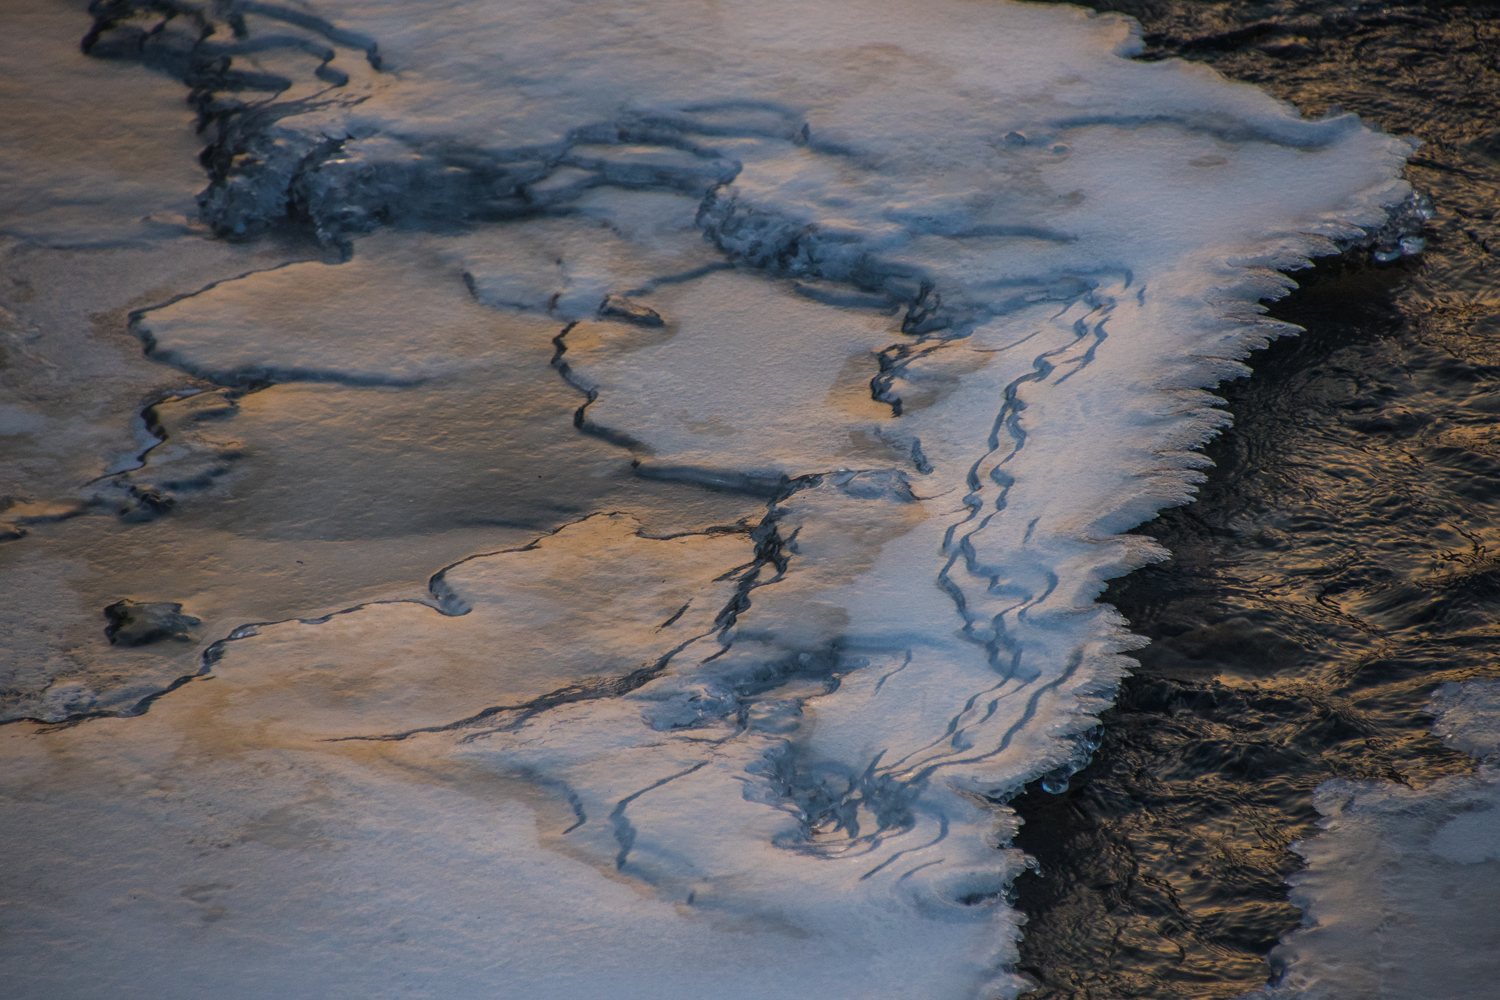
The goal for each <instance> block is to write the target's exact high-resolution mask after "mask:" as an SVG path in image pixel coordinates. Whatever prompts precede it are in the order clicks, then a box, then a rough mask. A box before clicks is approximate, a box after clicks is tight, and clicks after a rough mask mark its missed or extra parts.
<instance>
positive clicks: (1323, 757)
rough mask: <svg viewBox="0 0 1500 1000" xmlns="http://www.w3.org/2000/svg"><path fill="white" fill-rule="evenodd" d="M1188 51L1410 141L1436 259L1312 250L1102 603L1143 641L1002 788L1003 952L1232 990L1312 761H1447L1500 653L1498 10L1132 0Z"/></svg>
mask: <svg viewBox="0 0 1500 1000" xmlns="http://www.w3.org/2000/svg"><path fill="white" fill-rule="evenodd" d="M1106 6H1108V7H1109V8H1110V9H1117V10H1121V11H1124V12H1126V13H1129V14H1131V15H1133V16H1135V17H1138V18H1139V19H1140V20H1141V21H1142V24H1143V27H1144V34H1145V39H1146V42H1147V47H1148V53H1147V56H1146V57H1147V58H1163V57H1171V56H1174V55H1181V56H1183V57H1186V58H1192V59H1195V60H1201V61H1207V62H1209V63H1211V64H1213V65H1214V66H1215V67H1216V68H1218V69H1219V70H1220V71H1221V72H1223V73H1224V74H1226V75H1228V76H1231V77H1234V78H1238V79H1243V80H1248V81H1253V82H1255V83H1257V84H1260V85H1261V86H1264V87H1266V88H1267V89H1269V90H1270V91H1272V92H1273V93H1275V94H1276V95H1277V96H1278V97H1281V98H1283V99H1285V100H1288V101H1291V102H1293V103H1295V104H1296V105H1297V106H1298V107H1300V108H1301V109H1302V110H1303V111H1304V112H1305V113H1307V114H1310V115H1317V114H1321V113H1322V112H1323V111H1325V110H1326V109H1327V107H1328V106H1329V105H1333V104H1337V105H1340V106H1342V107H1343V108H1345V109H1346V110H1350V111H1355V112H1357V113H1359V114H1360V115H1361V116H1363V117H1365V118H1367V119H1374V120H1375V121H1377V122H1378V123H1379V124H1380V125H1381V126H1383V127H1384V128H1385V129H1386V130H1387V131H1391V132H1395V133H1398V134H1415V135H1417V136H1419V137H1420V138H1422V139H1423V140H1424V142H1425V145H1424V146H1423V148H1422V149H1421V151H1420V152H1419V153H1418V155H1417V156H1416V157H1415V158H1414V159H1413V160H1412V162H1411V165H1410V167H1409V170H1408V177H1409V179H1410V180H1411V182H1412V184H1413V185H1414V186H1415V187H1417V188H1418V189H1419V190H1425V191H1427V192H1428V193H1430V194H1431V196H1432V199H1433V201H1434V202H1435V204H1436V208H1437V215H1436V217H1435V218H1434V219H1433V220H1432V222H1431V224H1430V226H1429V228H1428V231H1427V232H1426V233H1425V234H1424V235H1426V236H1427V237H1428V239H1429V241H1430V242H1429V246H1428V249H1427V251H1426V252H1425V253H1424V254H1423V255H1421V256H1420V257H1416V258H1406V259H1403V260H1401V261H1399V262H1396V263H1391V264H1377V263H1375V262H1373V261H1371V260H1370V259H1369V255H1368V252H1353V253H1351V254H1348V255H1346V256H1344V257H1340V258H1334V259H1328V260H1325V261H1324V262H1323V263H1321V264H1319V265H1318V266H1317V267H1316V268H1314V269H1312V270H1309V271H1304V272H1302V273H1300V274H1299V275H1298V276H1297V277H1298V280H1299V282H1300V283H1301V285H1302V287H1301V289H1300V290H1299V291H1297V292H1295V293H1294V294H1293V295H1292V296H1290V297H1289V298H1287V299H1286V300H1284V301H1282V302H1280V303H1278V304H1277V305H1276V306H1275V307H1274V308H1273V309H1272V313H1273V315H1275V316H1276V317H1277V318H1279V319H1284V320H1287V321H1289V322H1292V323H1296V324H1298V325H1300V326H1302V327H1304V328H1306V331H1307V332H1306V334H1304V335H1303V336H1302V337H1300V338H1298V339H1295V340H1284V341H1281V342H1279V343H1277V344H1275V345H1273V346H1272V347H1271V348H1270V349H1268V350H1266V351H1263V352H1261V353H1260V354H1259V355H1258V356H1257V357H1256V358H1255V359H1254V360H1253V361H1252V367H1253V368H1254V370H1255V374H1254V376H1253V378H1250V379H1245V380H1241V381H1237V382H1235V383H1232V384H1229V385H1226V386H1225V387H1224V388H1223V392H1224V395H1225V396H1226V398H1227V399H1228V402H1229V409H1230V410H1231V411H1232V412H1233V414H1234V415H1235V427H1234V428H1233V430H1231V431H1230V432H1228V433H1226V434H1225V435H1224V436H1223V437H1221V438H1220V439H1219V440H1217V441H1216V442H1214V443H1213V445H1212V446H1211V447H1210V448H1209V454H1210V455H1211V457H1212V458H1213V459H1214V461H1215V463H1216V464H1217V467H1216V468H1215V469H1214V470H1213V471H1212V474H1211V478H1210V480H1209V482H1208V483H1207V484H1205V486H1204V487H1203V489H1202V492H1201V499H1200V501H1199V502H1198V503H1197V504H1194V505H1193V506H1191V507H1186V508H1181V509H1177V510H1173V511H1168V512H1165V513H1164V514H1163V515H1162V516H1161V517H1160V518H1158V519H1157V520H1155V521H1153V522H1151V523H1149V524H1147V525H1144V526H1143V527H1142V528H1140V529H1139V531H1140V532H1141V533H1143V534H1148V535H1150V536H1152V537H1153V538H1156V539H1157V540H1159V541H1160V542H1161V543H1162V544H1163V545H1165V546H1166V547H1167V548H1169V549H1170V550H1171V551H1172V552H1173V553H1174V558H1173V559H1172V560H1171V561H1170V562H1168V563H1165V564H1162V565H1159V566H1155V567H1152V568H1149V569H1146V570H1142V571H1140V572H1137V573H1135V574H1133V575H1131V576H1129V577H1127V578H1125V579H1122V580H1119V581H1116V582H1115V584H1114V585H1113V586H1112V587H1111V589H1110V592H1109V594H1108V595H1107V599H1108V600H1110V601H1112V602H1113V603H1114V604H1115V605H1116V606H1118V607H1119V608H1120V609H1121V611H1123V612H1124V613H1125V614H1126V615H1127V616H1128V617H1129V619H1130V621H1131V624H1132V626H1133V627H1134V628H1135V629H1136V630H1137V631H1138V632H1141V633H1142V634H1144V635H1146V636H1147V637H1149V638H1150V639H1151V640H1152V643H1151V645H1150V646H1149V647H1147V648H1146V649H1144V650H1141V651H1140V653H1139V654H1138V655H1139V658H1140V661H1141V669H1140V670H1139V671H1138V672H1137V673H1136V676H1135V677H1133V678H1132V679H1130V680H1129V681H1127V682H1126V684H1125V686H1124V689H1123V690H1122V691H1121V694H1120V698H1119V701H1118V704H1117V706H1116V707H1115V708H1114V709H1113V710H1112V711H1110V712H1109V713H1108V714H1107V715H1106V716H1105V718H1104V722H1105V727H1106V736H1105V741H1104V744H1103V746H1102V748H1101V749H1100V751H1099V753H1098V754H1097V755H1096V757H1095V759H1094V762H1093V764H1092V765H1091V766H1090V767H1089V768H1088V769H1086V770H1085V771H1083V772H1081V773H1080V774H1079V775H1077V776H1075V777H1074V779H1073V781H1072V786H1071V788H1070V790H1069V791H1068V792H1067V793H1066V794H1063V795H1059V796H1053V795H1048V794H1046V793H1045V792H1042V791H1040V790H1039V789H1032V790H1030V791H1029V792H1028V794H1027V795H1025V796H1023V797H1021V798H1019V799H1017V800H1016V801H1015V802H1014V803H1013V804H1014V805H1015V807H1016V808H1017V809H1018V810H1019V811H1020V813H1021V815H1022V816H1023V817H1024V818H1025V820H1026V826H1025V828H1024V829H1023V831H1022V833H1021V836H1020V838H1019V840H1018V843H1019V844H1020V846H1022V847H1023V848H1025V849H1026V850H1027V851H1029V852H1030V853H1032V854H1033V855H1034V856H1035V857H1036V858H1037V859H1038V860H1039V861H1040V862H1041V871H1042V875H1041V876H1040V877H1038V876H1033V875H1027V876H1023V877H1022V878H1021V879H1020V880H1019V882H1018V883H1017V885H1016V893H1017V897H1018V898H1017V902H1018V905H1019V906H1020V907H1021V908H1022V909H1023V910H1024V911H1025V912H1026V913H1027V915H1028V917H1029V921H1030V922H1029V925H1028V927H1027V936H1026V939H1025V941H1024V942H1023V943H1022V945H1021V954H1022V967H1023V969H1024V971H1025V972H1026V973H1027V974H1029V975H1030V976H1032V977H1033V978H1034V979H1036V980H1037V981H1038V983H1039V984H1040V991H1039V993H1037V994H1033V995H1034V996H1043V997H1163V998H1165V997H1181V998H1188V997H1192V998H1208V997H1233V996H1238V995H1240V994H1242V993H1244V992H1247V991H1249V990H1252V989H1256V988H1258V987H1259V986H1261V985H1262V984H1263V983H1264V982H1265V981H1266V979H1267V977H1268V976H1270V975H1272V974H1273V972H1274V970H1272V969H1270V968H1269V967H1268V966H1267V964H1266V961H1265V957H1264V956H1265V955H1266V953H1267V952H1268V951H1269V950H1270V948H1271V947H1272V946H1273V945H1274V944H1275V943H1276V940H1277V938H1278V936H1280V935H1281V934H1284V933H1286V932H1287V931H1290V930H1291V929H1293V928H1294V927H1296V926H1297V924H1298V922H1299V919H1300V913H1299V911H1298V910H1297V909H1296V908H1295V907H1293V906H1291V905H1290V904H1289V903H1288V902H1287V900H1286V890H1285V886H1284V885H1283V880H1284V879H1285V878H1286V876H1287V875H1289V874H1290V873H1292V872H1293V871H1295V870H1297V868H1298V867H1299V866H1300V859H1299V858H1298V857H1296V856H1295V855H1293V854H1292V853H1290V852H1289V851H1288V850H1287V847H1288V845H1289V844H1290V843H1291V842H1292V841H1295V840H1297V839H1299V838H1303V837H1307V836H1310V835H1312V834H1314V833H1316V831H1317V828H1316V826H1315V821H1316V819H1317V814H1316V813H1315V812H1314V811H1313V809H1312V806H1311V803H1310V801H1309V792H1310V791H1311V790H1312V788H1313V787H1314V786H1316V785H1317V784H1318V783H1320V782H1322V781H1325V780H1327V779H1329V778H1335V777H1342V778H1351V779H1384V780H1390V781H1399V782H1405V783H1410V784H1413V785H1420V784H1423V783H1426V782H1429V781H1431V780H1433V779H1435V778H1438V777H1440V776H1443V775H1447V774H1453V773H1458V772H1463V771H1467V770H1468V769H1469V768H1470V766H1471V763H1472V762H1471V761H1470V760H1469V758H1467V757H1465V756H1464V755H1462V754H1457V753H1454V752H1452V751H1448V750H1445V749H1444V748H1443V747H1442V746H1441V745H1440V744H1439V743H1438V741H1437V740H1436V739H1435V738H1433V737H1432V736H1431V735H1430V734H1429V732H1428V727H1429V726H1430V724H1431V717H1430V716H1428V715H1426V714H1425V713H1424V711H1423V706H1424V705H1425V704H1426V702H1427V700H1428V697H1429V693H1430V692H1431V690H1432V688H1433V687H1434V686H1435V685H1437V684H1439V683H1442V682H1444V681H1461V680H1467V679H1470V678H1476V677H1493V676H1496V675H1497V674H1500V665H1497V662H1500V661H1497V657H1496V653H1497V651H1500V625H1497V623H1496V611H1497V608H1500V561H1497V556H1500V425H1497V417H1500V285H1497V283H1496V280H1495V274H1496V267H1495V265H1496V263H1497V262H1496V257H1495V254H1496V253H1497V252H1500V230H1497V228H1496V225H1495V220H1494V211H1495V209H1496V206H1497V198H1496V194H1497V190H1500V162H1497V160H1500V115H1497V111H1500V72H1497V63H1496V54H1497V52H1500V11H1497V10H1496V8H1495V7H1493V6H1490V5H1477V4H1476V5H1470V4H1440V3H1434V4H1428V5H1425V6H1413V7H1401V8H1392V7H1383V6H1377V5H1356V6H1349V7H1343V6H1336V5H1332V4H1295V5H1294V4H1290V3H1282V4H1249V3H1245V4H1237V3H1228V4H1208V3H1188V2H1172V3H1140V4H1136V3H1123V4H1119V5H1106Z"/></svg>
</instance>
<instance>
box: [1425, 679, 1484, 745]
mask: <svg viewBox="0 0 1500 1000" xmlns="http://www.w3.org/2000/svg"><path fill="white" fill-rule="evenodd" d="M1431 707H1432V712H1433V714H1434V715H1435V716H1437V718H1436V720H1435V721H1434V722H1433V724H1432V731H1433V732H1434V733H1437V734H1438V735H1439V736H1441V737H1442V738H1443V743H1444V744H1446V745H1447V746H1450V747H1453V748H1454V749H1455V750H1462V751H1463V752H1464V753H1466V754H1468V755H1469V756H1470V757H1479V758H1491V757H1496V756H1500V681H1467V682H1465V683H1463V684H1452V683H1449V684H1444V685H1443V686H1442V687H1440V688H1438V689H1437V690H1436V691H1435V692H1433V695H1432V706H1431Z"/></svg>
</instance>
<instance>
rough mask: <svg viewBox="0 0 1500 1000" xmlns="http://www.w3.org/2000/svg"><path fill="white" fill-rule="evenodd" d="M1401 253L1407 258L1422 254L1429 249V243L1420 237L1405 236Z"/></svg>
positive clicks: (1402, 240) (1401, 245)
mask: <svg viewBox="0 0 1500 1000" xmlns="http://www.w3.org/2000/svg"><path fill="white" fill-rule="evenodd" d="M1398 245H1399V246H1400V247H1401V253H1402V254H1403V255H1405V256H1407V257H1411V256H1415V255H1416V254H1419V253H1421V252H1422V251H1423V250H1424V249H1426V247H1427V241H1426V240H1425V239H1423V238H1422V237H1420V236H1403V237H1402V238H1401V242H1400V244H1398Z"/></svg>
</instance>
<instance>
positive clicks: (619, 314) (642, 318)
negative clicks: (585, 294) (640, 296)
mask: <svg viewBox="0 0 1500 1000" xmlns="http://www.w3.org/2000/svg"><path fill="white" fill-rule="evenodd" d="M599 315H600V316H603V317H605V318H607V319H623V320H624V321H625V322H627V323H634V324H635V325H636V326H663V325H665V324H664V323H663V321H662V318H661V314H660V313H658V312H657V311H656V310H655V309H652V308H651V307H650V306H647V305H642V304H641V303H639V302H636V301H635V300H633V299H628V298H626V297H625V296H623V295H611V296H610V297H609V298H607V299H605V300H604V304H603V305H602V306H600V307H599Z"/></svg>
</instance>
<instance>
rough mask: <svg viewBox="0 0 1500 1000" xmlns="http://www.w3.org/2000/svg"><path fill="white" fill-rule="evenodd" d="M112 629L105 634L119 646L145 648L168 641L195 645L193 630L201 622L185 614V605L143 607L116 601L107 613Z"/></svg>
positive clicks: (165, 603)
mask: <svg viewBox="0 0 1500 1000" xmlns="http://www.w3.org/2000/svg"><path fill="white" fill-rule="evenodd" d="M104 616H105V617H106V618H108V619H109V625H108V627H106V628H105V630H104V634H105V635H106V636H107V637H108V638H109V641H110V644H111V645H115V646H145V645H149V644H150V643H153V642H161V641H162V640H164V639H173V640H175V641H177V642H192V641H193V635H192V632H191V629H192V628H193V626H195V625H199V624H201V622H200V621H199V620H198V619H197V618H194V617H192V616H191V615H185V614H183V613H182V605H181V604H172V603H168V602H166V601H157V602H153V603H149V604H141V603H137V602H135V601H129V600H126V601H116V602H115V603H114V604H111V605H110V606H109V607H107V608H105V609H104Z"/></svg>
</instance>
